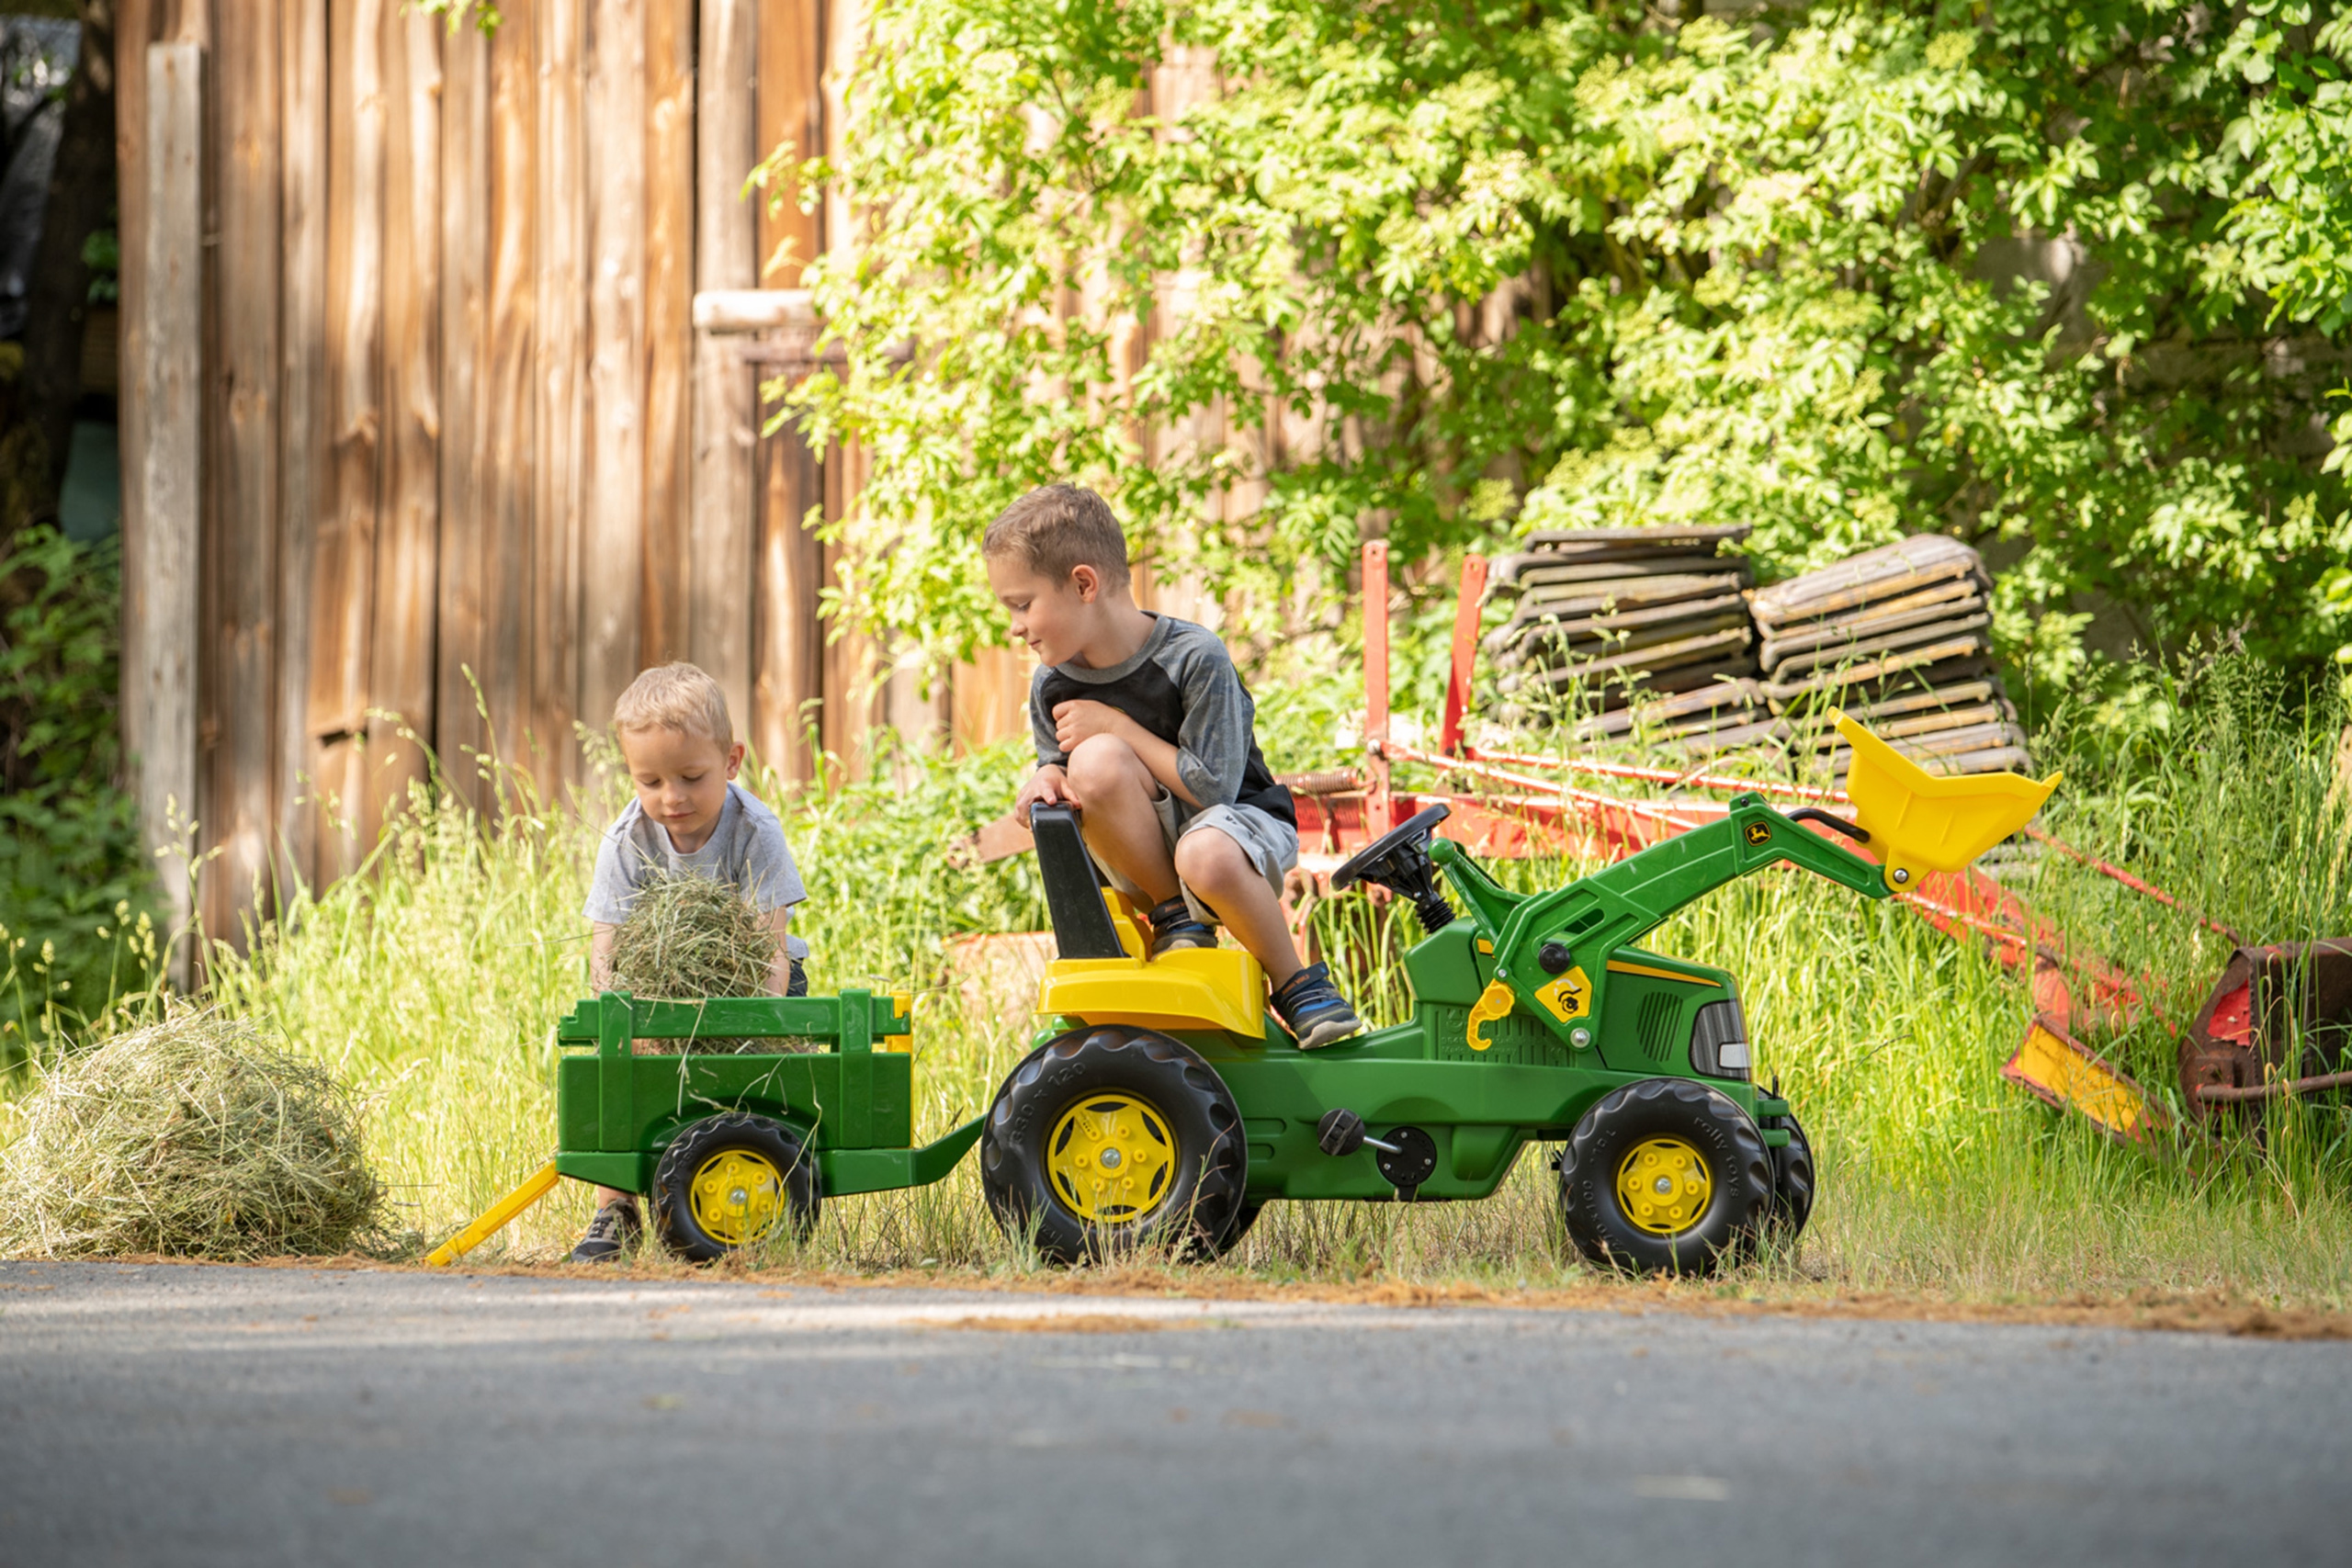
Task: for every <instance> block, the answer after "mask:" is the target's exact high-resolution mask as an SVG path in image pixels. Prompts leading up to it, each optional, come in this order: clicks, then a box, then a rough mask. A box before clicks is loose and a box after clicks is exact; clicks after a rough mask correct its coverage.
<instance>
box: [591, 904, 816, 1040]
mask: <svg viewBox="0 0 2352 1568" xmlns="http://www.w3.org/2000/svg"><path fill="white" fill-rule="evenodd" d="M775 957H776V940H775V932H774V931H771V930H769V929H768V923H767V921H765V920H764V919H761V918H760V915H759V913H758V911H756V910H754V909H753V908H752V906H751V904H750V903H749V902H748V901H746V900H745V898H744V897H743V895H742V894H741V892H740V891H738V890H737V889H736V888H734V887H732V886H729V885H728V884H726V883H723V882H714V881H712V880H711V879H710V878H708V877H707V876H696V875H694V874H691V873H681V874H675V875H669V874H663V875H657V876H655V877H653V878H652V879H651V880H650V881H649V882H648V883H646V885H645V886H643V887H641V888H639V890H638V894H637V897H636V898H635V899H634V900H633V901H632V902H631V903H630V905H629V912H628V919H626V920H623V921H622V922H621V923H620V924H619V925H618V926H617V927H616V928H615V930H614V931H613V986H614V987H615V988H616V989H617V990H623V991H628V992H631V993H633V994H635V995H637V996H639V997H646V998H653V999H656V1000H662V1001H700V1000H703V999H704V998H710V997H763V996H766V995H767V994H768V979H769V976H771V975H772V974H773V973H774V972H775ZM638 1049H639V1052H641V1053H643V1054H646V1055H674V1054H676V1053H678V1052H681V1051H686V1050H693V1051H721V1052H724V1051H753V1050H758V1051H778V1050H793V1049H813V1047H812V1046H810V1045H809V1044H808V1043H806V1042H787V1041H780V1040H743V1039H731V1038H730V1039H724V1040H720V1039H709V1040H703V1039H696V1040H692V1041H685V1040H648V1041H643V1042H641V1043H639V1047H638Z"/></svg>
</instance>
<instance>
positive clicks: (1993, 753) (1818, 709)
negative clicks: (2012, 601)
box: [1748, 534, 2029, 774]
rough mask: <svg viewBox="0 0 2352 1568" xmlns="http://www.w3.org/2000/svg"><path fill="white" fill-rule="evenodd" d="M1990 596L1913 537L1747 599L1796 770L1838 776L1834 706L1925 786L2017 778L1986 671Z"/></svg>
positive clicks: (2014, 717) (2007, 724)
mask: <svg viewBox="0 0 2352 1568" xmlns="http://www.w3.org/2000/svg"><path fill="white" fill-rule="evenodd" d="M1991 589H1992V579H1991V578H1990V577H1989V576H1987V575H1986V573H1985V563H1984V561H1983V560H1982V559H1981V558H1979V557H1978V556H1977V554H1976V552H1975V551H1974V550H1973V549H1970V548H1969V547H1967V546H1966V545H1963V544H1962V543H1960V542H1959V541H1958V540H1956V539H1948V538H1945V537H1943V536H1939V535H1933V534H1927V535H1920V536H1916V537H1913V538H1908V539H1905V540H1903V541H1901V542H1900V543H1898V544H1893V545H1888V546H1886V547H1883V548H1881V549H1875V550H1868V551H1865V552H1863V553H1862V554H1860V555H1858V556H1851V557H1849V558H1847V559H1845V560H1841V561H1838V563H1836V564H1835V565H1833V566H1827V567H1824V568H1822V569H1821V570H1818V571H1810V572H1807V573H1805V574H1804V576H1802V577H1796V578H1792V579H1790V580H1789V581H1786V582H1776V583H1774V584H1773V585H1772V586H1771V587H1770V588H1765V589H1759V590H1758V591H1757V592H1753V593H1751V594H1749V595H1748V604H1749V608H1750V610H1751V611H1752V613H1753V614H1754V615H1755V618H1756V628H1757V634H1758V649H1757V655H1758V664H1759V665H1761V667H1762V670H1763V675H1764V679H1763V682H1762V691H1763V694H1764V696H1765V699H1766V700H1767V701H1768V702H1769V703H1770V705H1771V707H1772V711H1773V712H1774V713H1775V714H1776V715H1778V716H1780V721H1781V728H1782V733H1783V735H1784V737H1785V739H1786V741H1787V744H1788V745H1789V748H1790V750H1791V751H1792V753H1794V754H1795V756H1796V758H1797V760H1798V761H1805V760H1807V759H1808V758H1811V759H1813V760H1815V761H1826V762H1827V763H1828V765H1829V769H1830V771H1831V772H1832V773H1835V774H1843V773H1845V771H1846V766H1847V759H1848V755H1849V753H1848V750H1847V748H1846V746H1845V744H1844V742H1843V741H1841V740H1840V739H1838V734H1837V731H1836V730H1835V729H1834V728H1831V726H1830V723H1829V719H1828V710H1829V709H1830V708H1832V707H1842V708H1843V709H1844V710H1845V711H1846V712H1847V713H1849V714H1851V715H1852V716H1854V717H1856V718H1858V719H1860V720H1861V721H1862V722H1863V723H1864V724H1867V725H1869V726H1870V728H1871V730H1872V731H1874V732H1875V733H1877V734H1878V735H1879V736H1881V737H1882V738H1883V739H1886V740H1887V741H1889V742H1891V743H1892V744H1893V745H1894V747H1895V749H1896V750H1900V751H1903V752H1905V753H1906V754H1907V755H1909V756H1911V757H1912V758H1913V759H1915V760H1916V761H1918V763H1919V764H1920V765H1921V766H1922V767H1924V768H1926V769H1928V771H1929V772H1930V773H1996V772H1998V771H2000V770H2002V769H2005V768H2014V769H2018V770H2023V769H2024V768H2026V767H2027V766H2029V759H2028V757H2027V755H2026V750H2025V731H2024V730H2023V729H2021V728H2018V714H2017V708H2016V707H2015V705H2012V704H2011V703H2010V701H2009V696H2008V693H2007V691H2005V690H2004V689H2003V688H2002V685H2001V678H2000V676H1998V675H1997V674H1996V673H1994V671H1993V645H1992V639H1991V637H1990V628H1991V626H1992V608H1991V604H1990V602H1989V595H1990V592H1991Z"/></svg>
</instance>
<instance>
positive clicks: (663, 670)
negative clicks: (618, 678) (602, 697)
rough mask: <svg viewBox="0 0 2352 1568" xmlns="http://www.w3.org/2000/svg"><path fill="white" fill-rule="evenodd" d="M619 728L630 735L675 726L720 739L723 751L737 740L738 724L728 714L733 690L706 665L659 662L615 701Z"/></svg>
mask: <svg viewBox="0 0 2352 1568" xmlns="http://www.w3.org/2000/svg"><path fill="white" fill-rule="evenodd" d="M613 728H615V729H617V730H619V731H620V732H621V733H622V734H624V735H627V734H628V733H630V732H632V731H634V730H639V729H674V730H677V731H679V732H680V733H682V734H685V735H698V736H700V737H702V738H703V739H706V740H716V741H717V742H718V749H719V750H722V751H724V750H727V749H728V748H729V747H730V746H732V745H734V744H735V724H734V721H733V720H731V719H729V717H728V716H727V694H726V693H724V692H722V691H720V690H719V689H718V682H716V681H714V680H712V679H711V678H710V677H709V676H708V675H707V674H706V673H704V672H703V670H702V668H701V666H699V665H695V664H688V663H686V662H685V661H684V660H679V661H678V662H676V663H674V664H657V665H655V666H654V667H653V668H652V669H650V670H647V671H642V672H641V673H639V676H638V678H637V679H636V680H634V681H631V682H629V683H628V691H626V692H623V693H622V694H621V695H620V701H618V702H616V703H615V704H614V705H613Z"/></svg>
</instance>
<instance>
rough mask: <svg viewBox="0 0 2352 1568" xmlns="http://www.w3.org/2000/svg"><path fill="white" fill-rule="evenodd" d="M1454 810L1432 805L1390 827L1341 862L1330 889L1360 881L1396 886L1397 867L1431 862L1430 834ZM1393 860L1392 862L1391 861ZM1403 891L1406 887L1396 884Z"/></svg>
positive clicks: (1333, 876) (1336, 890)
mask: <svg viewBox="0 0 2352 1568" xmlns="http://www.w3.org/2000/svg"><path fill="white" fill-rule="evenodd" d="M1452 815H1453V811H1452V809H1451V808H1450V807H1446V806H1443V805H1438V806H1432V807H1429V808H1428V809H1426V810H1424V811H1419V812H1417V813H1415V814H1414V815H1413V816H1411V817H1409V818H1407V819H1406V820H1404V821H1403V822H1400V823H1398V824H1397V826H1396V827H1394V828H1391V829H1388V831H1386V832H1385V833H1383V834H1381V835H1380V837H1378V838H1377V839H1374V840H1373V841H1372V842H1370V843H1368V844H1366V845H1365V846H1364V847H1363V848H1362V849H1360V850H1358V851H1357V852H1355V853H1353V854H1351V855H1350V856H1349V857H1348V858H1347V859H1346V860H1345V861H1343V862H1342V863H1340V869H1339V870H1337V871H1335V872H1333V873H1332V874H1331V891H1332V892H1334V893H1338V892H1341V891H1343V890H1345V889H1347V888H1350V887H1353V886H1355V885H1356V884H1357V883H1359V882H1376V883H1378V884H1380V886H1383V887H1395V884H1394V883H1393V882H1392V881H1391V876H1392V874H1394V873H1395V872H1396V871H1400V870H1403V869H1404V868H1405V867H1407V866H1409V865H1412V864H1414V863H1416V862H1418V863H1421V864H1424V865H1425V864H1427V863H1429V858H1430V854H1429V850H1428V848H1427V845H1428V842H1429V839H1430V835H1431V834H1432V833H1435V832H1436V831H1437V825H1438V824H1439V823H1441V822H1442V821H1444V820H1445V819H1446V818H1448V817H1450V816H1452ZM1392 863H1393V864H1392ZM1396 891H1397V892H1400V893H1401V892H1403V891H1404V889H1403V888H1396Z"/></svg>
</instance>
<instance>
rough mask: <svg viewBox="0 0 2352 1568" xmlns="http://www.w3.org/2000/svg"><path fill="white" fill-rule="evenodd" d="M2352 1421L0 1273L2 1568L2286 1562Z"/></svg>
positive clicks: (1653, 1372)
mask: <svg viewBox="0 0 2352 1568" xmlns="http://www.w3.org/2000/svg"><path fill="white" fill-rule="evenodd" d="M1106 1316H1107V1317H1108V1319H1109V1321H1107V1322H1105V1321H1103V1319H1104V1318H1105V1317H1106ZM1090 1320H1091V1321H1090ZM1048 1321H1049V1323H1050V1324H1051V1325H1069V1326H1067V1327H1061V1326H1047V1325H1046V1324H1047V1322H1048ZM984 1324H992V1325H995V1326H984ZM1090 1330H1091V1331H1090ZM2347 1417H2352V1346H2346V1345H2330V1344H2279V1343H2266V1342H2257V1341H2249V1340H2233V1339H2224V1338H2213V1337H2193V1336H2188V1335H2177V1334H2149V1333H2135V1332H2130V1331H2122V1330H2083V1329H2075V1328H2067V1329H2051V1328H2035V1327H2017V1326H1984V1325H1937V1324H1921V1323H1898V1322H1885V1321H1823V1320H1801V1319H1790V1318H1777V1317H1751V1318H1732V1319H1722V1318H1694V1317H1685V1316H1680V1315H1675V1314H1638V1315H1635V1314H1616V1313H1600V1312H1556V1313H1550V1312H1516V1311H1513V1312H1504V1311H1493V1310H1486V1309H1476V1308H1472V1309H1454V1310H1438V1311H1426V1310H1401V1309H1393V1308H1378V1307H1345V1308H1336V1307H1297V1306H1289V1305H1283V1306H1272V1305H1264V1304H1252V1303H1197V1302H1182V1303H1179V1302H1163V1301H1148V1302H1138V1301H1126V1300H1105V1299H1103V1298H1080V1297H1071V1296H1046V1295H1003V1294H965V1293H953V1294H951V1293H945V1292H885V1291H866V1290H850V1291H841V1292H825V1291H814V1290H790V1291H783V1290H775V1289H764V1288H761V1287H759V1286H756V1285H748V1284H716V1283H713V1284H706V1283H700V1282H686V1283H679V1284H644V1283H629V1282H623V1281H616V1282H614V1283H612V1284H601V1283H597V1282H594V1281H571V1280H529V1279H502V1278H481V1277H469V1276H465V1275H457V1276H450V1277H440V1276H428V1275H423V1274H418V1273H413V1272H358V1273H342V1272H323V1271H322V1272H308V1271H296V1270H285V1269H209V1268H172V1267H131V1266H113V1265H62V1264H27V1263H13V1264H0V1565H5V1568H34V1565H45V1564H51V1563H60V1564H62V1563H72V1564H75V1565H96V1564H106V1563H139V1564H174V1565H177V1564H212V1563H222V1564H231V1563H233V1564H239V1565H245V1564H275V1563H288V1564H301V1565H303V1568H325V1565H334V1564H345V1563H354V1564H385V1563H435V1564H441V1563H473V1562H481V1563H495V1564H499V1565H500V1568H515V1565H523V1564H534V1563H542V1562H545V1563H562V1564H565V1565H567V1568H580V1565H582V1564H593V1563H608V1562H609V1563H656V1562H659V1563H665V1564H679V1565H696V1568H699V1565H702V1564H721V1563H737V1562H741V1563H757V1564H761V1565H763V1568H768V1565H775V1564H800V1563H808V1564H816V1563H828V1564H831V1563H888V1564H894V1565H895V1564H916V1563H932V1562H940V1563H950V1562H952V1563H964V1564H990V1563H1022V1564H1057V1565H1058V1564H1065V1563H1068V1564H1080V1563H1084V1564H1103V1565H1113V1564H1117V1565H1126V1564H1159V1563H1170V1564H1173V1563H1186V1564H1218V1565H1226V1564H1235V1565H1240V1564H1255V1563H1275V1564H1281V1565H1282V1568H1305V1565H1308V1564H1321V1563H1351V1564H1363V1563H1376V1564H1388V1563H1395V1564H1416V1565H1418V1564H1430V1565H1439V1564H1444V1565H1454V1564H1471V1563H1488V1562H1502V1561H1505V1560H1506V1559H1515V1560H1519V1561H1523V1562H1544V1563H1553V1562H1562V1563H1577V1562H1594V1563H1610V1564H1620V1563H1633V1562H1650V1561H1661V1562H1678V1563H1683V1564H1707V1563H1713V1562H1723V1563H1737V1564H1740V1565H1742V1568H1747V1565H1751V1564H1760V1563H1781V1562H1790V1563H1849V1562H1850V1563H1868V1564H1881V1563H1894V1562H1932V1563H1935V1564H1938V1565H1939V1568H1942V1565H1946V1564H1959V1563H1977V1562H1984V1563H2002V1564H2012V1563H2020V1562H2051V1563H2068V1564H2075V1563H2103V1562H2114V1563H2131V1564H2134V1565H2142V1568H2143V1565H2146V1564H2154V1563H2167V1562H2198V1563H2210V1562H2229V1563H2232V1564H2248V1563H2256V1562H2293V1563H2296V1564H2298V1565H2303V1564H2314V1563H2321V1562H2345V1561H2347V1559H2352V1521H2347V1519H2346V1506H2345V1503H2344V1501H2343V1499H2344V1495H2345V1484H2346V1483H2345V1477H2346V1474H2347V1473H2352V1420H2347Z"/></svg>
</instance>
